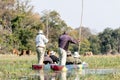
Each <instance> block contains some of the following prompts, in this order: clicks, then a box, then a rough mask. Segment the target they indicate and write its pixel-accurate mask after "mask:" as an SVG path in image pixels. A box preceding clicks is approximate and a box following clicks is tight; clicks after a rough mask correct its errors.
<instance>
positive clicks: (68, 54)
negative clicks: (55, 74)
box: [66, 51, 74, 65]
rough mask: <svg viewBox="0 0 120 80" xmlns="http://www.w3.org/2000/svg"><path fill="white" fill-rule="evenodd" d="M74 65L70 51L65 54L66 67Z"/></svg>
mask: <svg viewBox="0 0 120 80" xmlns="http://www.w3.org/2000/svg"><path fill="white" fill-rule="evenodd" d="M70 64H74V57H73V56H72V53H71V52H70V51H68V52H67V59H66V65H70Z"/></svg>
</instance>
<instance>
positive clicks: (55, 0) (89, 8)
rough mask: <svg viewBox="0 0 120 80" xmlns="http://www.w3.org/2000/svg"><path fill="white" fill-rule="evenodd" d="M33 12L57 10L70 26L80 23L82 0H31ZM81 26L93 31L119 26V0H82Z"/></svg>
mask: <svg viewBox="0 0 120 80" xmlns="http://www.w3.org/2000/svg"><path fill="white" fill-rule="evenodd" d="M31 4H32V5H33V6H34V12H38V13H39V14H42V11H44V10H48V11H49V10H50V11H52V10H55V11H57V12H58V13H59V14H60V16H61V18H62V20H64V21H65V22H66V23H67V25H68V26H72V28H78V27H80V24H81V12H82V0H31ZM82 26H85V27H88V28H89V29H90V30H91V31H92V32H93V33H98V32H102V31H103V30H104V29H105V28H107V27H109V28H112V29H116V28H119V27H120V0H83V17H82Z"/></svg>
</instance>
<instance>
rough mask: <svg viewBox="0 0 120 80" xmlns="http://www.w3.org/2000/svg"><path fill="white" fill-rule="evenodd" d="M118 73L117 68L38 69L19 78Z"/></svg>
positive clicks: (73, 78) (60, 79)
mask: <svg viewBox="0 0 120 80" xmlns="http://www.w3.org/2000/svg"><path fill="white" fill-rule="evenodd" d="M117 72H118V73H119V72H120V70H117V69H84V70H69V71H51V70H39V71H36V70H35V71H34V73H32V74H29V76H27V77H21V78H20V80H81V77H84V76H87V75H91V74H98V75H103V74H113V73H117Z"/></svg>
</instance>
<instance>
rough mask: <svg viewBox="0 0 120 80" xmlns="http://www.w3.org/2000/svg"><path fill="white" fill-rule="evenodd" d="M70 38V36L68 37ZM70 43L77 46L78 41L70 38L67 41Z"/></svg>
mask: <svg viewBox="0 0 120 80" xmlns="http://www.w3.org/2000/svg"><path fill="white" fill-rule="evenodd" d="M69 37H70V36H69ZM69 41H70V42H71V43H74V44H77V43H78V41H77V40H75V39H73V38H72V37H70V40H69Z"/></svg>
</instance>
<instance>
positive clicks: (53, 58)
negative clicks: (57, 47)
mask: <svg viewBox="0 0 120 80" xmlns="http://www.w3.org/2000/svg"><path fill="white" fill-rule="evenodd" d="M50 58H51V59H52V60H53V63H55V62H56V63H58V61H59V58H58V57H56V56H55V55H50Z"/></svg>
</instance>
